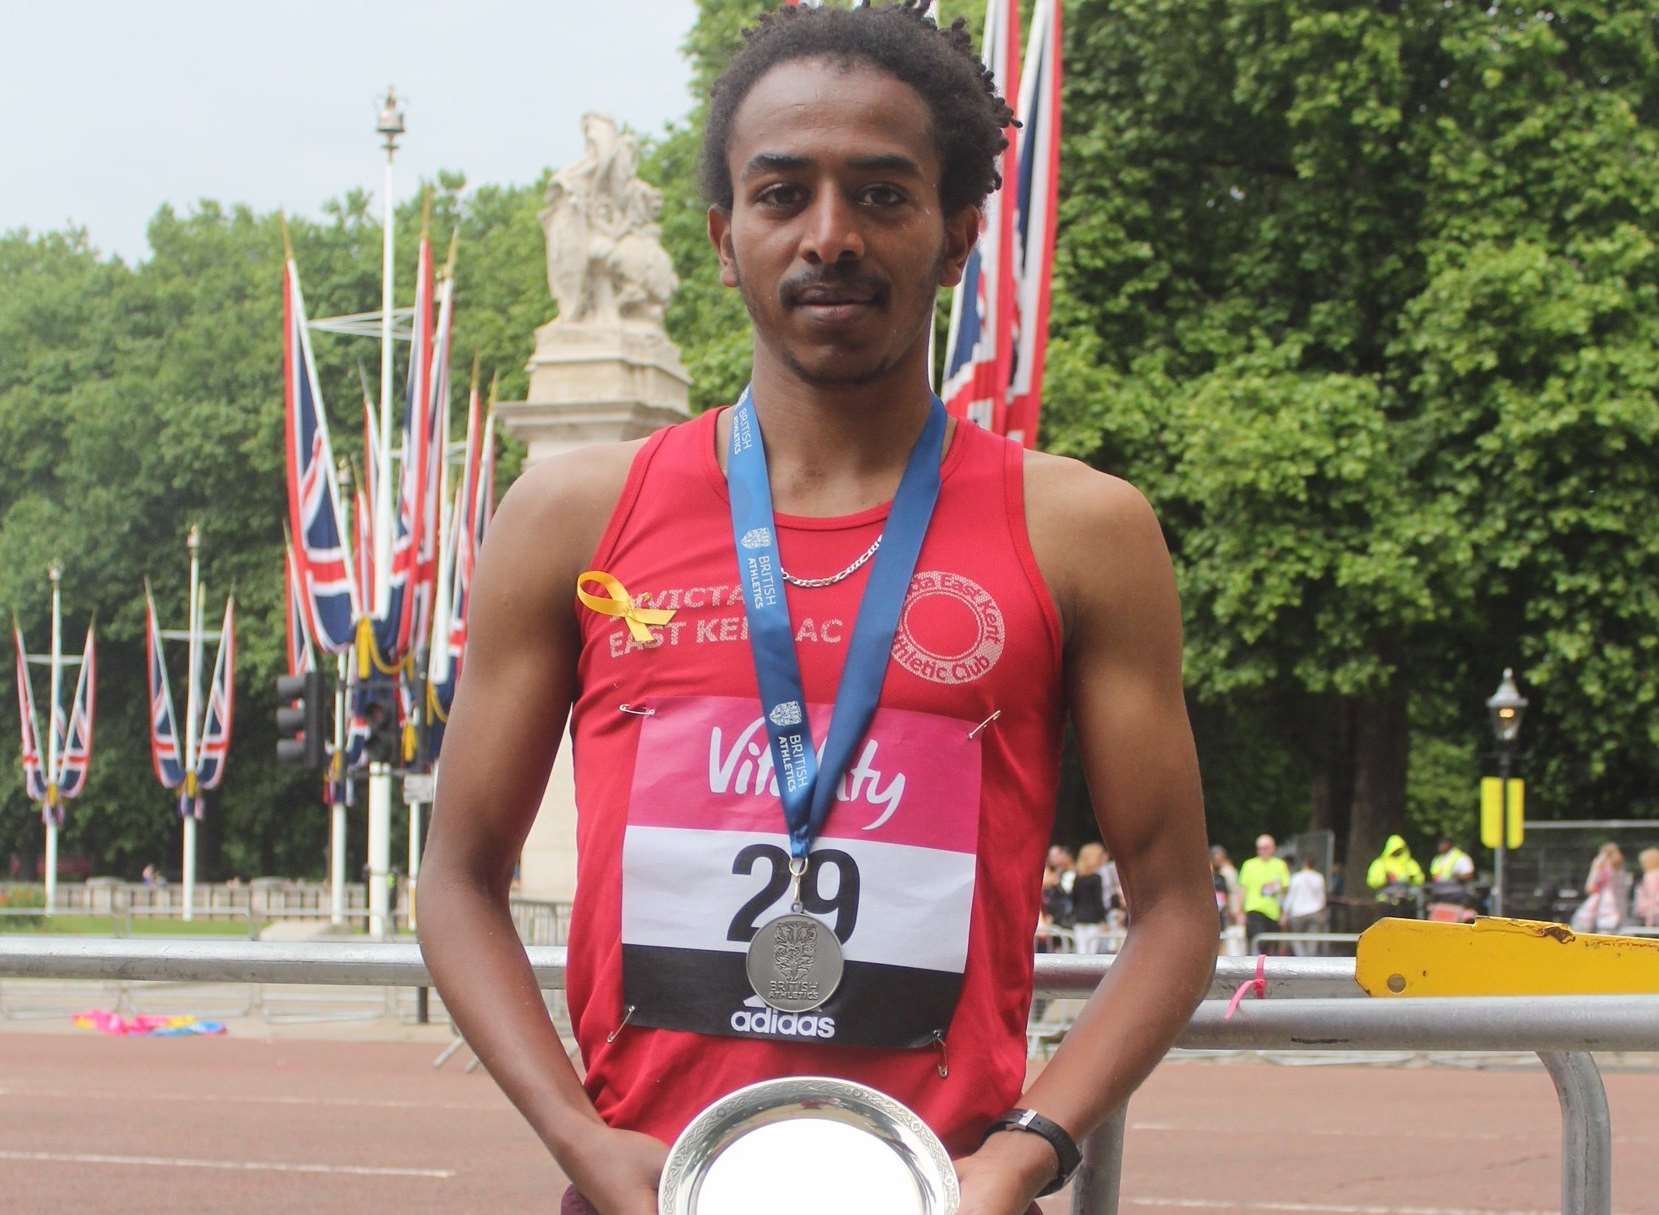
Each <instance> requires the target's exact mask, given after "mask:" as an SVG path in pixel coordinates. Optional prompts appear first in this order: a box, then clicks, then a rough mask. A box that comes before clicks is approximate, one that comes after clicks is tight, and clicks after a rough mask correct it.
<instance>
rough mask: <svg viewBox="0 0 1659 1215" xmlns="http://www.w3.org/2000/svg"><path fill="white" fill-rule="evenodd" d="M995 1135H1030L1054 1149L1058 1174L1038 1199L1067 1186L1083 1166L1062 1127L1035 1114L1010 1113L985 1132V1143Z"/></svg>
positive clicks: (1068, 1135)
mask: <svg viewBox="0 0 1659 1215" xmlns="http://www.w3.org/2000/svg"><path fill="white" fill-rule="evenodd" d="M998 1131H1029V1132H1030V1133H1031V1134H1033V1135H1041V1136H1042V1137H1043V1138H1044V1139H1046V1140H1048V1145H1049V1147H1051V1148H1053V1149H1054V1156H1055V1159H1056V1160H1058V1161H1059V1162H1060V1171H1059V1172H1058V1173H1057V1174H1056V1175H1055V1177H1054V1180H1053V1181H1051V1182H1049V1183H1048V1184H1047V1185H1046V1186H1044V1187H1043V1188H1042V1189H1040V1190H1038V1191H1037V1197H1038V1198H1046V1197H1048V1195H1050V1194H1053V1193H1056V1192H1057V1191H1059V1190H1061V1189H1063V1188H1064V1187H1065V1184H1066V1182H1068V1181H1070V1180H1071V1175H1072V1174H1073V1173H1075V1172H1077V1166H1078V1165H1080V1164H1082V1163H1083V1153H1082V1152H1080V1151H1078V1150H1077V1140H1075V1139H1073V1138H1072V1137H1071V1135H1070V1134H1068V1133H1067V1131H1066V1128H1065V1127H1063V1126H1061V1125H1060V1124H1059V1123H1058V1122H1056V1121H1054V1120H1053V1119H1052V1118H1044V1117H1043V1116H1042V1115H1041V1114H1039V1113H1038V1112H1037V1111H1036V1110H1009V1111H1008V1112H1007V1113H1006V1114H1003V1115H1002V1116H1001V1117H1000V1118H997V1119H995V1120H993V1121H992V1123H991V1125H990V1126H988V1127H986V1128H985V1139H989V1138H990V1137H991V1136H992V1135H994V1134H996V1133H997V1132H998ZM985 1139H981V1140H980V1141H979V1142H980V1146H981V1147H983V1146H984V1144H985Z"/></svg>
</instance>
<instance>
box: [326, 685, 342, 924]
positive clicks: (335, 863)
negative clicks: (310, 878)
mask: <svg viewBox="0 0 1659 1215" xmlns="http://www.w3.org/2000/svg"><path fill="white" fill-rule="evenodd" d="M335 661H336V666H335V683H334V772H335V778H336V779H334V780H333V781H330V782H329V789H330V792H331V793H332V794H333V803H332V804H331V805H330V806H329V808H328V819H329V822H328V857H329V866H328V870H329V873H328V880H329V892H328V918H329V922H330V923H333V924H343V923H345V920H346V802H345V789H346V656H345V655H344V654H341V655H340V656H339V657H338V658H337V659H336V660H335Z"/></svg>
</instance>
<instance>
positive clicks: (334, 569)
mask: <svg viewBox="0 0 1659 1215" xmlns="http://www.w3.org/2000/svg"><path fill="white" fill-rule="evenodd" d="M282 285H283V326H284V327H283V363H282V367H283V390H284V396H283V400H284V413H285V417H286V423H285V447H286V451H287V465H288V515H289V527H290V528H291V529H292V532H293V536H294V540H295V542H296V543H297V544H298V546H299V547H298V551H297V554H296V555H297V557H298V559H299V560H298V570H299V575H300V583H301V588H302V590H303V592H304V595H303V598H304V602H305V610H306V613H307V615H308V616H309V617H310V622H311V635H312V636H313V637H314V638H315V639H316V642H317V644H318V645H319V646H321V647H322V649H323V650H324V651H325V652H326V653H329V654H338V653H342V652H343V651H345V650H346V649H348V648H349V647H350V646H351V644H352V638H353V626H354V624H355V622H356V620H357V616H358V614H359V612H358V599H357V588H356V586H355V584H354V581H353V577H352V561H351V542H350V538H349V537H348V536H347V534H346V529H345V524H344V521H343V520H342V518H341V514H340V489H339V486H338V485H337V484H336V482H335V477H334V455H333V451H332V449H331V447H330V445H329V440H328V417H327V414H326V412H325V410H324V407H323V398H322V391H321V389H320V387H319V384H318V380H317V371H316V365H315V363H314V361H313V360H312V357H311V338H310V334H309V332H308V330H307V327H306V319H305V299H304V297H303V296H302V295H301V293H300V279H299V268H298V267H297V266H296V265H295V264H294V255H293V251H292V250H291V249H290V250H288V259H287V261H286V263H285V264H284V268H283V279H282ZM163 783H164V784H165V783H166V782H165V781H164V782H163ZM168 788H172V786H171V785H168Z"/></svg>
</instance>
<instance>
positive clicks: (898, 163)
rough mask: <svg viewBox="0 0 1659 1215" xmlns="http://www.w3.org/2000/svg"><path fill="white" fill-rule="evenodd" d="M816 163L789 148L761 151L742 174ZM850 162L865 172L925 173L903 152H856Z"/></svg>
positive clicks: (784, 170)
mask: <svg viewBox="0 0 1659 1215" xmlns="http://www.w3.org/2000/svg"><path fill="white" fill-rule="evenodd" d="M813 163H814V162H813V160H812V159H811V158H810V157H807V156H796V155H794V154H792V153H789V152H759V153H756V154H755V155H754V156H753V157H751V158H750V160H749V163H748V164H746V165H744V166H743V172H742V174H741V176H742V177H743V178H745V179H747V178H750V177H754V176H757V175H759V174H762V173H796V172H799V171H800V170H802V169H810V168H811V167H812V165H813ZM847 166H848V167H849V168H852V169H857V170H858V171H860V172H864V173H899V174H904V175H907V176H910V177H921V176H922V166H921V165H919V164H917V163H916V162H915V161H914V160H912V159H910V157H908V156H901V155H899V154H898V153H896V152H887V153H879V154H875V155H870V156H854V157H852V158H851V159H850V160H848V161H847Z"/></svg>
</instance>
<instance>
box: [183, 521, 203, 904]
mask: <svg viewBox="0 0 1659 1215" xmlns="http://www.w3.org/2000/svg"><path fill="white" fill-rule="evenodd" d="M185 544H186V545H187V546H188V547H189V549H190V609H189V611H190V617H189V619H190V624H189V629H190V642H189V649H188V651H187V652H188V654H189V656H190V665H189V675H188V681H187V686H186V688H185V692H184V696H185V701H184V795H183V798H182V799H181V801H180V803H179V805H180V807H181V808H182V809H183V811H184V814H183V818H184V866H183V874H182V878H183V884H184V920H185V922H186V923H189V922H190V921H191V920H192V919H194V918H195V908H196V805H195V802H196V779H197V777H196V759H197V756H196V743H197V734H196V704H197V701H198V695H197V691H196V683H197V680H198V679H200V678H201V666H202V654H201V648H202V626H201V583H200V581H199V578H200V574H201V545H202V537H201V532H200V530H199V529H198V528H197V527H196V526H195V525H194V524H192V525H191V527H190V532H189V534H188V535H187V536H186V537H185Z"/></svg>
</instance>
